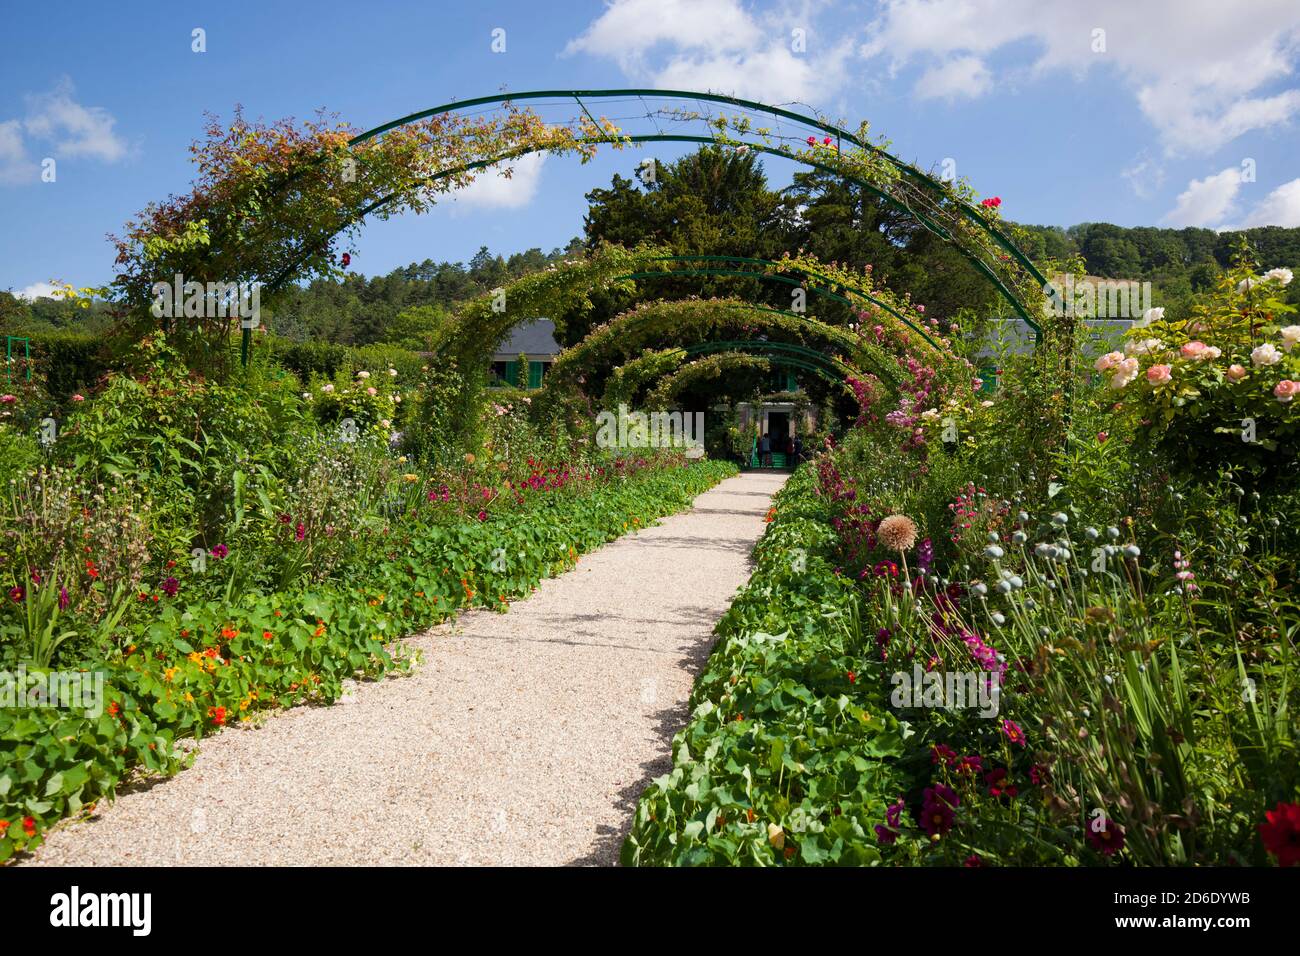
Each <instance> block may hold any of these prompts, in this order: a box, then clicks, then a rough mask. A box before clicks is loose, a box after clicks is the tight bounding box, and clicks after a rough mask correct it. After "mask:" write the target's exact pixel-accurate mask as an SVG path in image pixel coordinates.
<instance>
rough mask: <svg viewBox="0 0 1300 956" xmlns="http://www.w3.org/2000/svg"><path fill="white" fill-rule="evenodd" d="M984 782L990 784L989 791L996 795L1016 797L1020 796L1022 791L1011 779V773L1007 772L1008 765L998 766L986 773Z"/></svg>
mask: <svg viewBox="0 0 1300 956" xmlns="http://www.w3.org/2000/svg"><path fill="white" fill-rule="evenodd" d="M984 782H985V783H986V784H988V787H989V793H990V794H991V795H992V796H995V797H1002V796H1007V797H1015V796H1019V794H1020V791H1019V790H1018V789H1017V788H1016V785H1015V783H1013V782H1012V780H1011V775H1010V774H1009V773H1008V772H1007V768H1006V767H996V768H994V769H993V770H990V771H989V772H988V773H986V774H985V775H984Z"/></svg>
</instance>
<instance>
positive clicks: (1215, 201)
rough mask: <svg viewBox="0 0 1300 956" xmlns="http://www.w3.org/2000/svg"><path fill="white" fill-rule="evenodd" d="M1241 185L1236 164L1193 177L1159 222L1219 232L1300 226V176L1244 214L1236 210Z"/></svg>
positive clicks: (1271, 193)
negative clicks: (1211, 173)
mask: <svg viewBox="0 0 1300 956" xmlns="http://www.w3.org/2000/svg"><path fill="white" fill-rule="evenodd" d="M1243 188H1249V186H1248V185H1247V184H1245V183H1243V181H1242V178H1241V170H1240V169H1238V168H1237V167H1235V166H1229V167H1228V168H1227V169H1225V170H1223V171H1222V172H1220V173H1216V174H1214V175H1213V176H1206V177H1205V178H1204V179H1193V180H1192V181H1191V182H1190V183H1188V184H1187V189H1186V190H1184V191H1183V192H1182V193H1181V194H1180V195H1179V197H1178V202H1177V204H1176V205H1175V206H1174V208H1173V209H1172V210H1171V211H1170V212H1169V213H1168V215H1166V216H1165V217H1164V218H1163V219H1162V220H1161V222H1164V223H1167V224H1168V225H1171V226H1202V227H1205V228H1210V229H1218V230H1220V231H1223V230H1227V229H1249V228H1251V227H1253V226H1286V227H1295V226H1300V179H1293V180H1291V181H1290V182H1288V183H1283V184H1282V185H1281V186H1278V187H1277V188H1276V189H1274V190H1273V191H1272V192H1270V193H1269V194H1268V195H1266V196H1265V197H1264V198H1263V199H1261V200H1259V201H1258V202H1256V203H1255V204H1254V205H1252V206H1250V207H1249V208H1248V209H1247V210H1246V211H1245V212H1243V213H1236V212H1235V210H1236V208H1237V206H1238V205H1239V204H1238V199H1239V198H1240V196H1241V191H1242V189H1243Z"/></svg>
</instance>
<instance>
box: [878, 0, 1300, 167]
mask: <svg viewBox="0 0 1300 956" xmlns="http://www.w3.org/2000/svg"><path fill="white" fill-rule="evenodd" d="M1099 29H1100V30H1104V31H1105V33H1104V36H1100V37H1099V36H1098V35H1096V34H1095V33H1094V31H1096V30H1099ZM867 35H868V38H867V40H866V42H865V43H864V44H863V45H862V48H861V52H862V53H863V54H864V55H865V56H867V57H869V58H874V57H881V58H883V59H888V61H889V65H890V68H891V69H892V70H897V69H900V68H902V67H904V66H906V65H910V64H912V63H921V64H926V63H928V61H930V60H931V59H933V58H934V57H942V58H945V59H948V60H949V61H950V62H954V61H955V60H956V59H962V58H964V59H974V60H976V61H977V62H979V63H981V64H983V65H984V67H985V68H986V69H988V70H989V72H990V77H989V80H988V82H982V83H981V90H982V91H987V90H990V89H992V88H993V87H994V86H995V85H996V80H997V79H999V78H1006V77H1007V76H1012V75H1014V74H1015V73H1016V72H1017V71H1019V72H1022V73H1023V72H1024V71H1028V72H1029V73H1030V74H1031V75H1041V74H1042V73H1045V72H1048V71H1052V70H1064V71H1067V72H1070V73H1073V74H1075V75H1079V76H1081V75H1083V74H1084V73H1085V72H1087V71H1088V70H1089V69H1092V68H1094V67H1101V68H1104V69H1111V70H1114V71H1116V72H1117V73H1118V74H1119V76H1120V78H1121V80H1122V81H1123V82H1124V83H1125V84H1126V85H1127V86H1128V87H1129V88H1130V89H1131V90H1132V92H1133V94H1134V96H1135V98H1136V101H1137V103H1138V106H1139V107H1140V109H1141V110H1142V112H1143V113H1144V115H1145V116H1146V117H1147V119H1148V120H1149V121H1150V122H1151V123H1152V124H1153V125H1154V126H1155V127H1156V129H1157V130H1159V132H1160V134H1161V139H1162V141H1163V143H1164V145H1165V147H1166V150H1167V151H1169V152H1198V151H1204V152H1209V151H1212V150H1214V149H1216V148H1218V147H1220V146H1222V145H1223V144H1224V143H1227V142H1230V141H1231V140H1233V139H1235V138H1236V137H1238V136H1240V135H1242V134H1243V133H1246V132H1248V131H1250V130H1253V129H1261V128H1266V127H1270V126H1275V125H1279V124H1281V123H1285V122H1288V121H1289V120H1291V119H1292V118H1293V117H1295V116H1296V115H1297V114H1300V90H1297V89H1284V90H1276V91H1275V90H1270V89H1269V87H1270V86H1271V85H1274V84H1279V83H1283V82H1286V81H1289V80H1291V79H1292V78H1293V77H1294V73H1295V68H1296V60H1297V57H1298V56H1300V4H1297V3H1296V2H1295V0H1253V2H1252V4H1251V5H1250V8H1249V10H1243V9H1242V7H1241V6H1239V5H1235V4H1230V3H1224V2H1222V0H1143V2H1141V3H1134V2H1133V0H1091V2H1089V3H1086V4H1084V3H1057V2H1044V0H886V3H885V6H884V9H883V13H882V16H881V17H880V18H879V19H878V20H876V21H875V22H873V23H872V24H871V25H870V26H869V27H868V31H867ZM1099 40H1104V50H1097V49H1095V47H1097V46H1099V43H1098V41H1099ZM1026 41H1028V43H1029V44H1031V46H1030V47H1029V48H1030V49H1033V50H1034V51H1036V52H1034V53H1030V54H1029V55H1028V56H1027V57H1026V56H1025V54H1024V53H1023V52H1022V49H1023V48H1024V44H1025V43H1026ZM1013 44H1015V45H1016V46H1015V47H1013V48H1012V49H1010V50H1008V51H1006V53H1007V55H1008V56H1010V55H1015V56H1020V57H1022V62H1020V63H1018V64H1015V65H1014V66H1010V67H1006V68H1005V69H1004V70H1003V77H996V76H993V75H992V72H993V68H992V67H991V66H990V64H989V63H988V60H989V58H990V57H991V55H992V54H993V53H994V52H995V51H1001V50H1002V49H1003V48H1004V47H1011V45H1013ZM940 69H941V70H942V69H943V68H942V67H941V68H940ZM963 69H965V70H970V71H972V75H976V76H978V75H979V73H978V71H976V70H975V68H974V67H973V66H972V65H970V64H967V65H965V66H963ZM934 73H935V71H934V70H933V69H931V70H930V71H929V72H927V73H925V74H923V76H922V77H921V80H920V81H918V84H917V88H916V92H917V94H918V95H925V94H926V93H927V92H928V90H929V89H930V88H931V86H932V85H933V84H934V83H935V82H936V79H935V77H934V75H933V74H934Z"/></svg>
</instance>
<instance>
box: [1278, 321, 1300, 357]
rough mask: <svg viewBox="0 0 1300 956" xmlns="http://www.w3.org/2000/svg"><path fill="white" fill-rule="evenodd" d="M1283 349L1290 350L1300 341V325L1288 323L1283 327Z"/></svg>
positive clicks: (1284, 350)
mask: <svg viewBox="0 0 1300 956" xmlns="http://www.w3.org/2000/svg"><path fill="white" fill-rule="evenodd" d="M1281 334H1282V351H1283V352H1290V351H1291V350H1292V349H1293V348H1295V347H1296V344H1297V343H1300V325H1288V326H1286V327H1285V328H1283V329H1282V333H1281Z"/></svg>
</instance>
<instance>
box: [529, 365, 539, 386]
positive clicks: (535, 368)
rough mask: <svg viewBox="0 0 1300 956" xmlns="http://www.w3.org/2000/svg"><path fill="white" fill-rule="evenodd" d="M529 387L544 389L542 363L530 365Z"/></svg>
mask: <svg viewBox="0 0 1300 956" xmlns="http://www.w3.org/2000/svg"><path fill="white" fill-rule="evenodd" d="M528 387H529V388H541V387H542V363H541V362H529V363H528Z"/></svg>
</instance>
